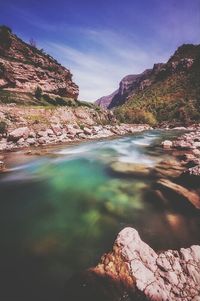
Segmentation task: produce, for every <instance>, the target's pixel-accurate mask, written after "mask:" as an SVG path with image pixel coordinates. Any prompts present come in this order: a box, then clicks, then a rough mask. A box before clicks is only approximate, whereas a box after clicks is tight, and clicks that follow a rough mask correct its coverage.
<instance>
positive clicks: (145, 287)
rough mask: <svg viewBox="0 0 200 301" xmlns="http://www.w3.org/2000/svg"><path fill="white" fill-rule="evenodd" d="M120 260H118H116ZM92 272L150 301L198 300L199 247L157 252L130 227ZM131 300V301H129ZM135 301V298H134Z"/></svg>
mask: <svg viewBox="0 0 200 301" xmlns="http://www.w3.org/2000/svg"><path fill="white" fill-rule="evenodd" d="M119 259H120V260H119ZM93 271H94V272H95V273H96V274H101V275H105V276H106V275H108V273H109V277H111V278H113V279H114V280H116V277H117V278H118V281H122V283H124V282H125V283H127V286H128V287H129V289H130V287H131V288H132V291H133V292H136V291H140V292H141V293H143V294H144V295H145V296H146V298H147V300H151V301H192V300H193V301H199V300H200V246H197V245H194V246H191V247H190V248H187V249H184V248H181V249H180V250H178V251H175V250H168V251H165V252H161V253H159V254H158V253H156V252H155V251H154V250H153V249H152V248H151V247H150V246H148V245H147V244H146V243H145V242H143V241H142V240H141V238H140V236H139V234H138V232H137V231H136V230H135V229H133V228H125V229H123V230H122V231H121V232H120V233H119V234H118V237H117V239H116V241H115V243H114V247H113V251H112V252H111V253H109V254H107V255H105V256H104V257H103V258H102V262H101V263H100V264H99V265H98V266H97V267H96V268H95V269H93ZM131 300H132V299H131ZM133 300H137V299H133Z"/></svg>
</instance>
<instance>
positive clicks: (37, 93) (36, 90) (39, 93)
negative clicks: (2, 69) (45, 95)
mask: <svg viewBox="0 0 200 301" xmlns="http://www.w3.org/2000/svg"><path fill="white" fill-rule="evenodd" d="M35 97H36V98H37V99H40V98H41V97H42V89H41V88H40V87H39V86H38V87H37V88H36V89H35Z"/></svg>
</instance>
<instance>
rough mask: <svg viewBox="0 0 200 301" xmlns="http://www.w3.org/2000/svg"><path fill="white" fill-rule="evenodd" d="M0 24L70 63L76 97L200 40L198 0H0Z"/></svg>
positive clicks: (108, 88) (107, 89)
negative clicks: (77, 88) (179, 47)
mask: <svg viewBox="0 0 200 301" xmlns="http://www.w3.org/2000/svg"><path fill="white" fill-rule="evenodd" d="M0 24H4V25H7V26H9V27H11V28H12V30H13V32H14V33H16V34H17V35H18V36H20V37H21V38H22V39H24V40H25V41H27V42H29V41H30V39H31V38H32V39H34V40H35V41H36V44H37V47H38V48H43V49H44V50H45V52H47V53H49V54H50V55H52V56H54V57H55V58H56V59H57V60H58V61H59V62H60V63H61V64H63V65H64V66H65V67H67V68H68V69H70V71H71V72H72V74H73V80H74V81H75V82H76V83H77V84H78V85H79V89H80V95H79V99H80V100H85V101H95V100H96V99H98V98H100V97H102V96H104V95H108V94H111V93H112V92H113V91H114V90H116V89H117V88H118V85H119V81H120V80H121V79H122V78H123V77H124V76H126V75H128V74H137V73H141V72H143V71H144V70H145V69H148V68H152V66H153V64H154V63H158V62H166V61H167V60H168V58H169V57H170V56H171V55H172V54H173V53H174V51H175V50H176V48H177V47H178V46H180V45H182V44H184V43H193V44H199V43H200V0H56V1H50V0H0Z"/></svg>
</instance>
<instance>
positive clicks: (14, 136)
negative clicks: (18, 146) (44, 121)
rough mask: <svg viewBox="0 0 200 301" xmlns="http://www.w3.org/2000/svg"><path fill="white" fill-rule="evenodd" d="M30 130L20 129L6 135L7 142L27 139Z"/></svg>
mask: <svg viewBox="0 0 200 301" xmlns="http://www.w3.org/2000/svg"><path fill="white" fill-rule="evenodd" d="M29 133H30V130H29V128H28V127H20V128H17V129H15V130H14V131H12V132H10V133H9V134H8V140H9V141H14V142H16V141H18V140H19V139H20V138H24V139H27V138H28V136H29Z"/></svg>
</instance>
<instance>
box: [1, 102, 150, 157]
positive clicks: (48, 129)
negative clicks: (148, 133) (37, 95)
mask: <svg viewBox="0 0 200 301" xmlns="http://www.w3.org/2000/svg"><path fill="white" fill-rule="evenodd" d="M148 129H150V126H148V125H130V124H118V123H117V122H116V120H115V118H114V116H113V115H112V114H111V113H108V112H107V111H104V110H95V109H94V108H88V107H79V108H71V107H59V108H45V107H19V106H15V105H14V106H13V105H12V106H9V105H1V106H0V151H1V152H3V151H13V150H18V149H24V148H29V147H38V146H47V145H55V144H60V143H68V142H78V141H84V140H89V139H100V138H107V137H112V136H118V135H119V136H120V135H126V134H132V133H135V132H139V131H143V130H148Z"/></svg>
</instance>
